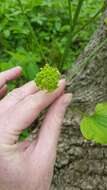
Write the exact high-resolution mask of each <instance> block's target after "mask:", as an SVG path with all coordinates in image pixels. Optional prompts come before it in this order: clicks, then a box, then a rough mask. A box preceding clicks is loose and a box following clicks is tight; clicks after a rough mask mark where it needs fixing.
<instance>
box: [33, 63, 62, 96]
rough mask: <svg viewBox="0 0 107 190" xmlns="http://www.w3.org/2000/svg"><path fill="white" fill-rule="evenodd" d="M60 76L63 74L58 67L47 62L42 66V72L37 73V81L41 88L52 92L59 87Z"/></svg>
mask: <svg viewBox="0 0 107 190" xmlns="http://www.w3.org/2000/svg"><path fill="white" fill-rule="evenodd" d="M60 77H61V74H60V72H59V71H58V69H57V68H54V67H51V66H50V65H48V64H46V65H45V66H44V67H43V68H41V70H40V72H39V73H37V75H36V78H35V82H36V85H37V86H38V87H39V88H40V89H41V90H47V91H48V92H52V91H54V90H55V89H56V88H57V87H58V81H59V79H60Z"/></svg>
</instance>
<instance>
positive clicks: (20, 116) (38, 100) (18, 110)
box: [4, 80, 65, 137]
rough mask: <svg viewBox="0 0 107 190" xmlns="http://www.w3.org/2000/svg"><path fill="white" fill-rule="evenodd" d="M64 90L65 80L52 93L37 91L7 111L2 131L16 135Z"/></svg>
mask: <svg viewBox="0 0 107 190" xmlns="http://www.w3.org/2000/svg"><path fill="white" fill-rule="evenodd" d="M64 88H65V80H62V81H61V82H60V86H59V88H58V89H57V90H55V91H54V92H52V93H47V92H44V91H39V92H37V93H36V94H35V95H31V96H29V97H28V98H26V99H25V100H24V101H22V102H21V103H19V104H17V105H16V106H15V108H14V111H13V110H10V111H8V123H9V125H7V126H6V128H5V129H4V130H5V131H8V132H9V131H11V132H12V133H14V134H17V137H18V135H19V134H20V133H21V131H22V130H23V129H25V128H26V127H28V126H29V125H30V124H31V123H32V122H33V121H34V120H35V119H36V118H37V116H38V114H39V113H40V112H41V111H42V110H43V109H44V108H46V107H47V106H49V105H50V104H51V103H52V102H53V101H54V100H55V99H56V98H58V97H59V96H60V95H61V94H62V92H63V91H64Z"/></svg>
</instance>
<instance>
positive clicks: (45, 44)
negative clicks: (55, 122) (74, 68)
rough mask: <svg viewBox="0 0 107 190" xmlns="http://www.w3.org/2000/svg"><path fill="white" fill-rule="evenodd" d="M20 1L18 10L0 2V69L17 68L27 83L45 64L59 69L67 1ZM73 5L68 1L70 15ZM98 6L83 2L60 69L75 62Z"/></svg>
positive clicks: (14, 2) (13, 3) (92, 0)
mask: <svg viewBox="0 0 107 190" xmlns="http://www.w3.org/2000/svg"><path fill="white" fill-rule="evenodd" d="M0 1H1V0H0ZM21 2H22V6H23V7H22V9H21V7H20V1H19V0H4V1H1V2H0V46H1V51H0V70H5V69H7V68H10V67H12V66H14V65H21V66H22V67H23V69H24V78H25V80H31V79H33V78H34V76H35V72H38V70H39V68H40V67H41V66H43V65H44V64H45V63H47V62H48V63H49V64H52V65H57V67H58V66H59V64H60V62H61V57H62V56H63V53H64V49H65V46H66V43H67V39H68V34H69V32H70V24H69V23H70V20H69V7H68V0H60V1H57V0H54V1H52V0H21ZM77 4H78V0H75V1H74V0H71V11H72V14H73V15H74V14H75V10H76V7H77ZM102 5H103V1H101V0H97V1H96V0H84V4H83V7H82V9H81V13H80V15H79V19H78V22H77V24H76V30H75V33H74V37H73V43H72V45H71V46H70V51H69V55H68V56H67V59H66V62H64V63H63V70H65V69H68V68H69V67H70V66H71V65H72V64H73V63H74V62H75V59H76V58H77V56H78V55H79V54H80V52H81V50H82V49H83V48H84V46H85V45H86V44H87V42H88V40H89V38H90V36H91V34H92V33H93V32H94V31H95V29H96V26H97V22H98V20H99V16H100V15H99V16H98V17H96V19H95V20H93V22H92V21H90V18H92V17H93V16H94V15H95V14H96V12H97V11H98V10H99V9H100V7H102ZM25 15H26V16H25ZM89 21H90V22H89ZM29 22H30V26H29ZM87 22H89V24H88V25H87V27H86V28H84V27H83V28H84V29H81V28H82V26H84V25H85V24H86V23H87ZM31 26H32V28H33V32H34V33H32V31H31ZM78 31H80V32H78ZM71 32H72V31H71ZM33 35H35V38H34V36H33Z"/></svg>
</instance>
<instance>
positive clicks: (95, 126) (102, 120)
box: [80, 103, 107, 144]
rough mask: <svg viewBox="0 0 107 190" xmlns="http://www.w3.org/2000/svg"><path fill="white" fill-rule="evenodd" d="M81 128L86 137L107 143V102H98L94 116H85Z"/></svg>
mask: <svg viewBox="0 0 107 190" xmlns="http://www.w3.org/2000/svg"><path fill="white" fill-rule="evenodd" d="M80 129H81V132H82V134H83V136H84V137H85V138H86V139H88V140H92V141H95V142H97V143H100V144H107V103H100V104H97V106H96V109H95V113H94V114H93V115H92V116H89V117H88V116H84V118H83V120H82V121H81V124H80Z"/></svg>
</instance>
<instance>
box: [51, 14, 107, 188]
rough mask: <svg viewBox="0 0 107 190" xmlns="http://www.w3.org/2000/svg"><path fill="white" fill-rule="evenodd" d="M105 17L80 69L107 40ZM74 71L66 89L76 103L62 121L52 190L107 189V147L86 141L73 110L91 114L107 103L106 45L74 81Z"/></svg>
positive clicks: (80, 59)
mask: <svg viewBox="0 0 107 190" xmlns="http://www.w3.org/2000/svg"><path fill="white" fill-rule="evenodd" d="M105 17H107V11H105V13H104V16H103V18H102V22H101V24H100V27H99V29H98V30H97V31H96V33H95V34H94V35H93V37H92V39H91V41H90V43H89V44H88V46H87V47H86V48H85V51H84V53H83V54H82V55H81V56H80V57H79V59H78V60H77V63H76V64H77V65H78V66H79V67H81V65H82V63H83V62H84V59H87V57H88V56H89V55H90V54H91V53H92V52H93V51H95V48H96V47H98V46H100V45H101V44H102V42H103V41H104V40H105V39H106V38H107V26H106V25H105V24H104V18H105ZM73 72H74V70H72V69H71V70H70V71H69V72H68V73H67V79H68V81H69V84H68V87H67V88H68V90H69V91H70V92H73V101H72V103H71V106H70V107H69V109H68V112H67V114H66V117H65V120H64V122H63V129H62V133H61V137H60V140H59V145H58V154H57V161H56V165H55V172H54V178H53V184H52V187H51V189H52V190H107V146H101V145H98V144H94V143H91V142H87V141H86V140H84V138H83V137H82V134H81V132H80V128H79V124H80V120H81V117H80V114H79V113H77V112H75V113H73V112H72V108H78V109H79V110H82V111H86V112H88V113H91V112H92V111H93V110H94V108H95V105H96V104H97V103H98V102H102V101H107V43H106V44H104V45H103V47H101V48H100V49H99V50H98V51H97V53H96V56H95V57H94V59H93V60H92V61H91V63H90V64H87V65H86V67H85V68H84V69H83V70H82V71H81V72H80V73H79V75H78V77H76V78H75V79H74V80H73V82H72V80H71V78H72V74H73Z"/></svg>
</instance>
